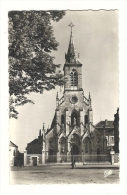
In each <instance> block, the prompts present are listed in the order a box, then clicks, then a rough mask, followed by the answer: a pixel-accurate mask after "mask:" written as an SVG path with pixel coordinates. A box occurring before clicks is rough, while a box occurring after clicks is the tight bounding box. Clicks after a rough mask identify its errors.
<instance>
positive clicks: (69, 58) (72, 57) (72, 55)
mask: <svg viewBox="0 0 127 195" xmlns="http://www.w3.org/2000/svg"><path fill="white" fill-rule="evenodd" d="M68 26H70V27H71V34H70V42H69V46H68V52H67V54H65V59H66V63H79V62H78V60H77V59H78V55H77V52H76V50H75V46H74V40H73V34H72V28H73V27H74V24H73V23H72V22H71V23H70V24H69V25H68Z"/></svg>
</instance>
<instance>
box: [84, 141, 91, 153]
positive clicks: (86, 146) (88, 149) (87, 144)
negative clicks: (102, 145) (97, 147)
mask: <svg viewBox="0 0 127 195" xmlns="http://www.w3.org/2000/svg"><path fill="white" fill-rule="evenodd" d="M90 152H91V147H90V139H89V138H88V137H86V138H85V153H88V154H90Z"/></svg>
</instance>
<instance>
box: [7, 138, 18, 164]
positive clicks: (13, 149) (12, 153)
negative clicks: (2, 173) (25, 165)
mask: <svg viewBox="0 0 127 195" xmlns="http://www.w3.org/2000/svg"><path fill="white" fill-rule="evenodd" d="M17 156H18V146H17V145H16V144H14V143H13V142H12V141H10V142H9V159H10V163H9V164H10V166H15V165H16V161H17Z"/></svg>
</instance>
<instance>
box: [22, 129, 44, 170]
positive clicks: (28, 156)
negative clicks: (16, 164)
mask: <svg viewBox="0 0 127 195" xmlns="http://www.w3.org/2000/svg"><path fill="white" fill-rule="evenodd" d="M43 130H44V127H43ZM42 149H43V134H42V133H41V130H39V136H38V138H36V139H34V140H33V141H31V142H30V143H28V144H27V147H26V150H25V152H24V166H39V165H42Z"/></svg>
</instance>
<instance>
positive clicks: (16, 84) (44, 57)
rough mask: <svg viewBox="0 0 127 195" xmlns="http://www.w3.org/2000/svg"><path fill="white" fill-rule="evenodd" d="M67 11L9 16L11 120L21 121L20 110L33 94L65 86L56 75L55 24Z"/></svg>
mask: <svg viewBox="0 0 127 195" xmlns="http://www.w3.org/2000/svg"><path fill="white" fill-rule="evenodd" d="M64 15H65V12H64V11H10V12H9V13H8V16H9V33H8V34H9V93H10V117H14V118H17V116H18V112H17V111H16V106H19V105H24V104H26V103H28V102H30V103H34V102H33V101H32V100H29V99H28V98H27V97H26V95H28V94H29V93H30V92H37V93H43V91H44V90H51V89H54V88H55V86H56V85H61V84H62V83H63V79H62V77H63V75H62V74H60V73H56V71H57V67H59V66H60V65H59V64H57V65H56V64H54V63H53V59H54V58H53V56H51V51H53V50H57V47H58V42H57V41H56V39H55V37H54V34H53V27H52V25H51V21H56V22H58V21H59V20H60V19H62V17H63V16H64Z"/></svg>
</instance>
